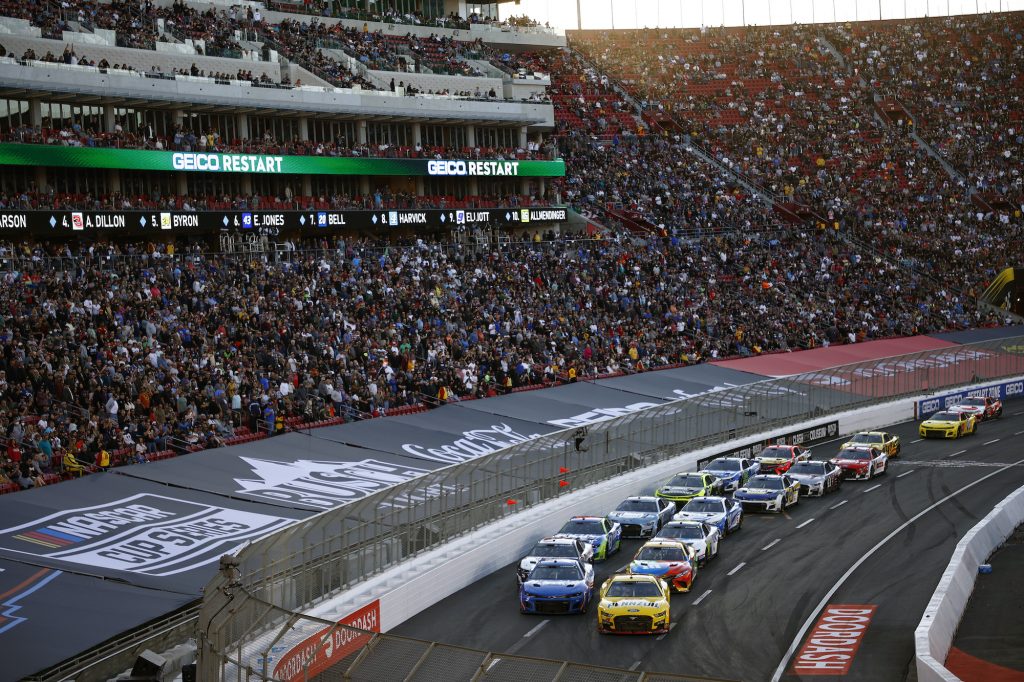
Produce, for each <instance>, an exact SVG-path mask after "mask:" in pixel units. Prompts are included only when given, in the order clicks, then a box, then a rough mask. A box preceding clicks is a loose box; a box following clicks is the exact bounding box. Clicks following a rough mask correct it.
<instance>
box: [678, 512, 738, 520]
mask: <svg viewBox="0 0 1024 682" xmlns="http://www.w3.org/2000/svg"><path fill="white" fill-rule="evenodd" d="M723 516H725V512H692V511H691V512H688V511H681V512H679V513H678V514H676V515H675V517H673V518H675V519H677V520H678V521H683V520H685V519H690V520H693V521H718V520H719V519H721V518H722V517H723Z"/></svg>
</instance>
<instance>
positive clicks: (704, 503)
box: [683, 498, 722, 514]
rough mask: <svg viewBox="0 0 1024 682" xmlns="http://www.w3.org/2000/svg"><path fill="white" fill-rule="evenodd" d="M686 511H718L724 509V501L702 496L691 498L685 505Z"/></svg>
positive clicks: (704, 512) (684, 509)
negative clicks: (703, 498)
mask: <svg viewBox="0 0 1024 682" xmlns="http://www.w3.org/2000/svg"><path fill="white" fill-rule="evenodd" d="M683 511H685V512H700V513H702V514H707V513H718V512H720V511H722V503H721V502H720V501H718V500H702V499H700V498H698V499H696V500H690V501H689V502H687V503H686V506H685V507H683Z"/></svg>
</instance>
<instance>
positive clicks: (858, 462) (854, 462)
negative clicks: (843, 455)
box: [832, 457, 871, 467]
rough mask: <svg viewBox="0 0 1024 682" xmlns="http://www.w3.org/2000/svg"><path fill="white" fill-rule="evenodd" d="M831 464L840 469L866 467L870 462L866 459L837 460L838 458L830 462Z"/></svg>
mask: <svg viewBox="0 0 1024 682" xmlns="http://www.w3.org/2000/svg"><path fill="white" fill-rule="evenodd" d="M832 463H833V464H835V465H836V466H840V467H856V466H865V467H866V466H867V465H868V464H871V460H867V459H839V458H838V457H837V458H836V459H834V460H832Z"/></svg>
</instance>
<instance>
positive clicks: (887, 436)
mask: <svg viewBox="0 0 1024 682" xmlns="http://www.w3.org/2000/svg"><path fill="white" fill-rule="evenodd" d="M858 445H869V446H871V447H873V448H878V449H879V450H881V451H882V452H884V453H885V454H886V455H888V456H889V457H890V458H892V457H896V456H897V455H899V454H900V450H901V449H902V446H901V444H900V437H899V436H897V435H896V434H895V433H886V432H885V431H861V432H860V433H856V434H854V435H853V436H852V437H851V438H850V440H848V441H846V442H845V443H843V444H842V445H840V446H839V449H840V450H841V451H842V450H845V449H846V448H851V447H856V446H858Z"/></svg>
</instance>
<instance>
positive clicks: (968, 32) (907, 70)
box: [828, 13, 1024, 195]
mask: <svg viewBox="0 0 1024 682" xmlns="http://www.w3.org/2000/svg"><path fill="white" fill-rule="evenodd" d="M828 35H829V39H830V40H831V41H832V42H833V43H834V44H835V45H836V46H837V47H839V48H840V50H841V52H842V53H843V55H844V56H845V58H846V59H847V61H848V62H849V64H850V67H851V68H852V69H854V70H855V72H856V73H857V74H858V75H859V76H862V77H863V78H865V79H866V80H867V81H868V82H869V83H870V84H871V86H872V87H874V88H875V89H876V90H877V91H879V92H880V93H882V94H883V95H885V96H888V97H892V98H894V99H896V100H897V101H898V102H900V104H901V105H902V106H904V107H905V108H906V109H907V110H908V111H909V112H911V113H912V114H914V121H915V123H916V128H917V132H918V133H919V134H920V135H921V136H922V137H923V138H924V139H925V140H926V141H928V142H929V143H931V144H932V145H933V146H934V147H935V148H936V149H938V150H939V152H940V153H941V154H942V155H943V157H944V158H945V159H947V160H948V161H949V162H950V163H951V164H952V165H953V167H954V168H956V169H957V170H958V171H959V172H961V173H963V174H964V176H965V177H966V178H967V181H968V183H969V185H970V186H971V187H973V188H976V189H978V190H981V191H984V192H996V193H998V194H1003V195H1006V194H1016V195H1020V194H1021V193H1024V177H1022V171H1021V168H1022V165H1024V130H1022V128H1024V113H1022V112H1024V106H1022V98H1021V91H1022V89H1024V75H1022V74H1024V14H1021V13H1006V14H984V15H977V16H958V17H946V18H933V19H922V20H917V21H905V22H881V23H877V24H875V23H873V24H855V25H848V26H835V27H832V28H831V30H830V32H829V34H828Z"/></svg>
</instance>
